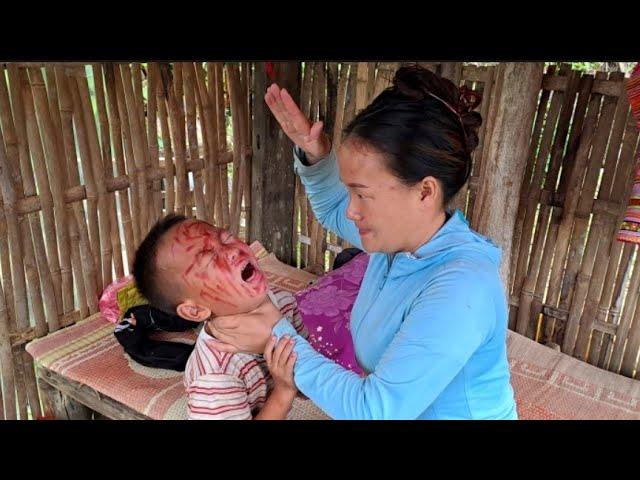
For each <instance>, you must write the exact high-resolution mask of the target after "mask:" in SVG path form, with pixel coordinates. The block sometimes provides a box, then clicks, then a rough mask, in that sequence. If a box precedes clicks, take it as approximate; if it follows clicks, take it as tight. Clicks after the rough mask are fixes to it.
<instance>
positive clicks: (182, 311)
mask: <svg viewBox="0 0 640 480" xmlns="http://www.w3.org/2000/svg"><path fill="white" fill-rule="evenodd" d="M176 312H177V314H178V315H179V316H181V317H182V318H184V319H185V320H191V321H192V322H204V321H205V320H208V319H209V317H211V310H209V309H208V308H206V307H203V306H201V305H198V304H196V303H194V302H192V301H191V300H185V301H184V302H182V303H181V304H180V305H178V306H177V307H176Z"/></svg>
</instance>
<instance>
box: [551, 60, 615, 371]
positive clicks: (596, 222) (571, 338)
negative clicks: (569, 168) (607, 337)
mask: <svg viewBox="0 0 640 480" xmlns="http://www.w3.org/2000/svg"><path fill="white" fill-rule="evenodd" d="M603 78H606V74H604V72H598V73H597V74H596V79H603ZM593 97H594V99H595V100H594V101H596V102H598V101H599V100H600V98H602V95H599V94H595V95H594V96H593ZM615 108H616V99H615V98H612V97H604V100H603V103H602V110H601V113H600V117H599V120H598V125H597V127H596V130H595V133H594V135H593V140H592V142H591V154H590V156H589V161H588V162H589V163H588V167H587V171H586V175H585V179H584V184H583V186H582V191H581V192H580V194H579V196H580V198H579V201H578V205H577V208H576V214H575V221H574V227H573V235H572V236H573V239H575V242H574V241H573V240H572V252H575V254H574V255H573V258H570V261H571V260H573V262H574V265H575V267H574V268H571V263H569V264H568V265H567V271H568V272H571V273H572V272H573V271H576V272H579V273H577V275H576V277H575V278H574V277H573V275H569V276H565V281H564V282H563V287H564V288H563V290H562V291H561V297H560V302H561V304H564V305H567V306H569V317H568V320H567V330H566V335H565V337H564V339H563V351H566V352H569V353H570V354H573V355H574V356H576V357H577V358H579V359H581V360H582V359H585V358H586V357H585V355H586V352H585V351H584V350H583V349H584V348H586V340H588V337H586V338H585V336H584V334H583V335H579V330H580V322H581V316H582V315H581V313H582V309H583V306H584V302H585V300H586V296H587V290H588V288H589V283H590V281H591V277H592V274H593V270H594V265H595V260H596V255H597V253H598V245H599V243H600V235H599V233H600V232H601V231H602V229H603V228H605V225H604V222H603V218H602V215H601V214H600V212H596V213H597V214H596V215H594V217H593V219H592V223H591V229H590V230H591V235H589V237H588V239H587V243H586V245H584V240H583V239H584V238H585V237H586V236H587V235H588V234H589V231H588V223H589V213H590V212H591V210H592V207H593V204H594V194H595V192H596V188H597V182H598V175H599V173H600V168H601V165H602V162H603V159H604V153H605V148H606V145H607V140H608V137H609V131H610V128H611V121H612V119H613V115H614V113H615ZM578 188H579V186H576V192H577V191H578ZM583 245H584V246H583ZM606 250H608V248H606V249H605V251H606ZM603 253H604V252H603ZM580 260H582V261H581V265H580V263H578V262H580ZM578 269H579V270H578ZM589 334H590V332H589ZM576 347H577V348H578V350H576Z"/></svg>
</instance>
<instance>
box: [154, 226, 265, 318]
mask: <svg viewBox="0 0 640 480" xmlns="http://www.w3.org/2000/svg"><path fill="white" fill-rule="evenodd" d="M158 265H159V267H160V268H161V269H162V270H164V271H161V274H162V275H164V276H165V277H166V278H174V279H175V282H176V283H178V287H179V288H180V289H181V292H182V296H183V298H184V299H185V300H187V301H189V302H192V303H193V304H194V305H198V306H200V307H203V308H205V309H208V310H210V312H211V313H213V314H214V315H231V314H237V313H244V312H249V311H251V310H253V309H254V308H256V307H257V306H258V305H259V304H260V303H261V301H262V300H263V299H264V295H265V293H266V289H267V280H266V277H265V275H264V273H263V272H262V271H261V270H260V269H259V268H258V262H257V260H256V258H255V255H254V254H253V252H252V251H251V249H250V248H249V247H248V246H247V245H246V244H245V243H244V242H242V241H240V240H238V239H237V238H235V237H234V236H233V235H231V234H230V233H229V232H227V231H226V230H223V229H221V228H216V227H214V226H213V225H210V224H208V223H206V222H202V221H199V220H186V221H184V222H181V223H179V224H178V225H175V226H174V227H173V228H171V229H170V230H169V231H168V232H167V235H166V236H165V238H164V239H163V242H162V244H161V246H160V249H159V251H158ZM178 313H179V314H180V315H181V316H183V317H185V314H186V317H185V318H190V319H193V320H200V318H194V317H193V316H192V315H190V314H189V312H186V313H185V312H184V311H180V308H179V312H178Z"/></svg>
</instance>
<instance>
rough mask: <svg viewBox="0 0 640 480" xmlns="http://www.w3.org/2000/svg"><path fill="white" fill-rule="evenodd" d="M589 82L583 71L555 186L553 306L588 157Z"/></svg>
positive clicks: (592, 117) (593, 108)
mask: <svg viewBox="0 0 640 480" xmlns="http://www.w3.org/2000/svg"><path fill="white" fill-rule="evenodd" d="M592 86H593V76H591V75H583V76H582V78H581V79H580V93H579V97H578V102H577V104H576V107H575V113H574V115H573V126H572V129H571V134H570V136H569V142H568V147H567V153H566V155H565V158H564V160H563V167H562V176H561V178H560V185H559V187H558V189H557V194H558V198H559V201H562V202H563V210H562V219H561V221H560V225H559V227H558V233H557V238H556V248H555V255H554V260H553V267H552V270H551V276H550V279H549V289H548V291H549V297H548V298H547V304H549V305H551V306H553V307H555V306H557V305H558V301H559V299H560V287H561V282H562V275H563V269H564V266H565V260H566V258H567V249H568V247H569V241H570V239H571V230H572V228H573V220H574V215H575V209H576V207H577V203H578V199H579V198H578V192H576V188H577V189H579V188H580V185H581V184H582V179H583V177H584V172H585V169H586V164H587V160H588V157H587V153H588V149H589V146H590V144H591V139H592V137H593V132H594V128H595V122H596V119H597V117H596V115H597V113H598V112H597V108H596V107H597V105H598V102H597V99H591V101H590V102H589V96H590V92H591V88H592ZM587 105H589V106H590V107H591V108H589V111H588V113H587V115H586V116H585V111H586V109H587ZM563 331H564V327H563ZM560 333H562V332H560ZM561 336H562V335H559V336H558V338H557V341H558V343H562V338H561Z"/></svg>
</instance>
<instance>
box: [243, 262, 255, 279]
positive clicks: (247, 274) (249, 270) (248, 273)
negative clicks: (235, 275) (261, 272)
mask: <svg viewBox="0 0 640 480" xmlns="http://www.w3.org/2000/svg"><path fill="white" fill-rule="evenodd" d="M255 273H256V268H255V267H254V266H253V265H252V264H251V263H250V262H249V263H247V264H246V265H245V266H244V268H243V269H242V272H241V274H240V275H241V276H242V280H244V281H245V282H249V281H250V280H251V279H252V278H253V276H254V274H255Z"/></svg>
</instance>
